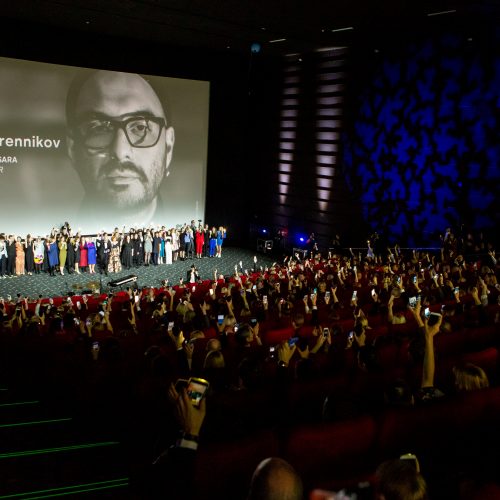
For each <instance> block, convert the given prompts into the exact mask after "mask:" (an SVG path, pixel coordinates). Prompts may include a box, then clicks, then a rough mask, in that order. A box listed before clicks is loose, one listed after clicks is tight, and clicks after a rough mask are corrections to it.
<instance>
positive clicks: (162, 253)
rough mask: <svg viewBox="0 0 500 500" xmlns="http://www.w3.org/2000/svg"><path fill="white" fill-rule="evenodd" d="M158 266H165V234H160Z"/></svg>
mask: <svg viewBox="0 0 500 500" xmlns="http://www.w3.org/2000/svg"><path fill="white" fill-rule="evenodd" d="M158 264H165V233H160V255H159V256H158Z"/></svg>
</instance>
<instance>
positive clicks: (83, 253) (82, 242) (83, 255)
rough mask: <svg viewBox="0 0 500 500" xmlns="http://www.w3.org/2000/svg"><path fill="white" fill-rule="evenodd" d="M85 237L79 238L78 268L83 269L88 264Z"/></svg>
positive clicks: (84, 269)
mask: <svg viewBox="0 0 500 500" xmlns="http://www.w3.org/2000/svg"><path fill="white" fill-rule="evenodd" d="M86 243H87V242H86V239H85V238H83V237H82V238H80V269H82V270H83V271H86V268H87V267H88V265H89V260H88V255H89V254H88V250H87V246H86Z"/></svg>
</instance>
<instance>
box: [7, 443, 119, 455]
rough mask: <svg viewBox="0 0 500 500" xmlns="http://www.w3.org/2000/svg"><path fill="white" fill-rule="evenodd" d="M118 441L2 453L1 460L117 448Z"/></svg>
mask: <svg viewBox="0 0 500 500" xmlns="http://www.w3.org/2000/svg"><path fill="white" fill-rule="evenodd" d="M117 444H120V443H119V442H117V441H103V442H102V443H89V444H76V445H72V446H61V447H59V448H44V449H41V450H25V451H13V452H11V453H0V458H14V457H30V456H32V455H46V454H48V453H59V452H62V451H73V450H85V449H88V448H99V447H102V446H115V445H117Z"/></svg>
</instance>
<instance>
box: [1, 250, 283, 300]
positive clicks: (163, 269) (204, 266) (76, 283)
mask: <svg viewBox="0 0 500 500" xmlns="http://www.w3.org/2000/svg"><path fill="white" fill-rule="evenodd" d="M254 255H257V259H258V262H257V266H258V267H260V266H263V267H264V268H265V267H266V266H270V265H272V263H273V262H275V257H273V256H271V255H263V254H261V253H259V254H256V253H255V251H252V250H248V249H243V248H230V247H227V248H223V249H222V258H220V259H218V258H215V257H212V258H209V257H205V258H203V259H188V260H185V261H178V262H174V263H173V264H171V265H166V264H160V265H158V266H152V265H150V266H148V267H145V266H142V267H139V268H131V269H123V270H122V271H121V272H119V273H109V274H108V276H106V275H104V274H102V275H101V274H99V273H97V272H96V274H89V273H82V274H67V273H65V275H64V276H61V275H59V274H58V275H56V276H55V277H53V276H50V275H49V274H47V273H42V274H39V275H37V274H34V275H32V276H28V275H24V276H18V277H16V278H8V277H7V278H4V279H0V297H3V298H6V297H7V295H11V296H12V298H13V299H15V297H16V294H18V293H20V294H22V295H24V296H28V297H30V298H37V297H38V296H39V295H42V297H57V296H66V295H68V292H73V293H75V295H78V294H79V293H82V290H89V289H92V288H94V287H98V288H100V287H101V284H102V288H101V291H103V292H108V291H113V290H116V291H118V290H119V289H120V288H119V287H117V288H115V289H113V288H109V287H108V283H109V282H110V281H113V280H117V279H119V278H123V277H125V276H129V275H131V274H133V275H136V276H137V282H136V283H137V286H138V287H139V288H142V287H151V286H153V287H160V286H161V283H162V281H163V280H165V279H168V280H169V284H178V283H179V279H180V278H183V279H184V281H185V280H186V273H187V271H188V270H189V269H190V267H191V265H192V264H194V265H195V266H196V267H197V268H198V272H199V275H200V278H201V279H213V276H214V270H215V269H217V273H218V274H224V275H228V274H232V273H234V266H235V265H238V268H239V263H240V261H241V262H242V264H243V270H245V269H248V270H251V269H252V268H253V265H254V264H253V258H254ZM273 259H274V260H273ZM96 267H97V266H96ZM126 286H127V285H125V287H126Z"/></svg>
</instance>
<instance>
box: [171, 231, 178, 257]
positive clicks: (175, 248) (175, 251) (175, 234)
mask: <svg viewBox="0 0 500 500" xmlns="http://www.w3.org/2000/svg"><path fill="white" fill-rule="evenodd" d="M170 234H171V235H172V260H173V261H174V262H175V261H177V259H178V257H179V231H177V229H175V228H174V229H172V231H171V232H170Z"/></svg>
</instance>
